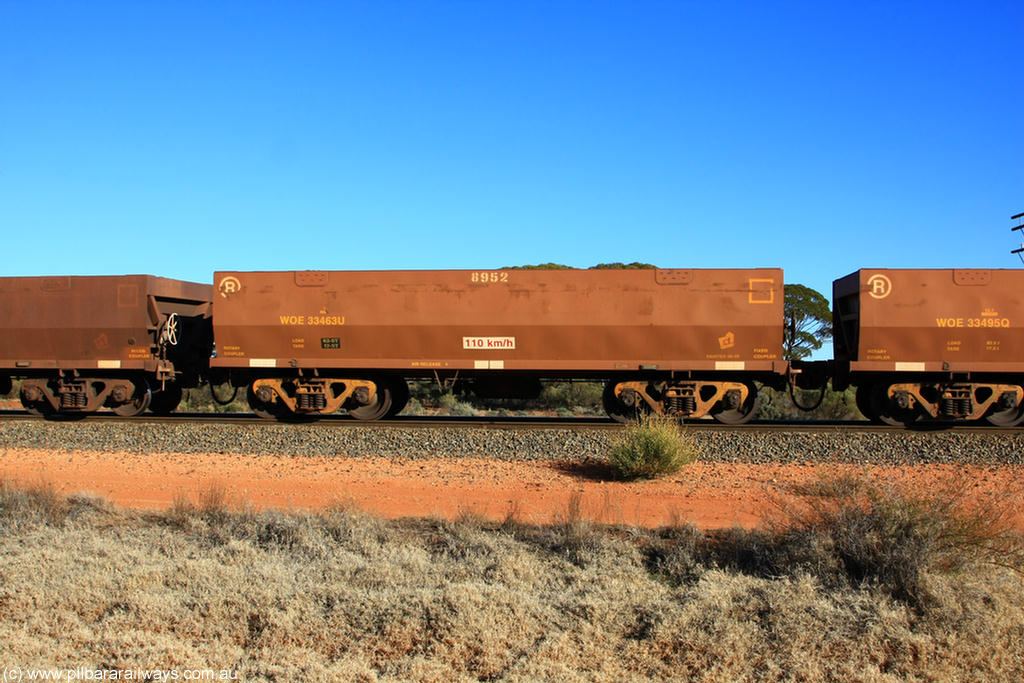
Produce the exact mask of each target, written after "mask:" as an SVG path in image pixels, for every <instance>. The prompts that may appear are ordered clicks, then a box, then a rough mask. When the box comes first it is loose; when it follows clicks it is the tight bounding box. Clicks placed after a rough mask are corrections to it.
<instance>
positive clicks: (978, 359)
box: [833, 268, 1024, 426]
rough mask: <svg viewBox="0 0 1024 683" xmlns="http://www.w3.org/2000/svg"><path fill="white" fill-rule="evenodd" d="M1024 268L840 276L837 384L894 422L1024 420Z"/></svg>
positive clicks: (864, 407) (868, 411)
mask: <svg viewBox="0 0 1024 683" xmlns="http://www.w3.org/2000/svg"><path fill="white" fill-rule="evenodd" d="M1022 297H1024V271H1020V270H988V269H974V270H967V269H941V270H910V269H885V268H868V269H863V270H858V271H857V272H855V273H852V274H850V275H847V276H846V277H844V278H841V279H839V280H836V281H835V283H834V284H833V322H834V345H835V370H834V380H833V381H834V385H835V388H836V389H843V388H845V387H846V386H848V385H850V384H853V385H856V387H857V393H856V396H857V404H858V407H859V408H860V410H861V412H863V413H864V414H865V415H868V416H869V417H873V418H875V419H878V420H881V421H883V422H887V423H890V424H906V423H909V422H913V421H916V420H918V419H921V418H925V419H927V418H935V419H939V420H975V419H979V418H983V417H984V418H987V420H988V421H989V422H991V423H993V424H996V425H1000V426H1011V425H1015V424H1019V423H1020V422H1021V421H1022V420H1024V343H1022V342H1024V340H1022V339H1021V333H1020V330H1021V326H1022V324H1024V320H1021V319H1020V318H1021V316H1022V315H1024V305H1022V304H1024V301H1022Z"/></svg>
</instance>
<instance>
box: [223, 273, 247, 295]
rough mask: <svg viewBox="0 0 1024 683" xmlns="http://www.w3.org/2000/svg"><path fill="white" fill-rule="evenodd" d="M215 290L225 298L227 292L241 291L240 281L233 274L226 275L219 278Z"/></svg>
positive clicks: (235, 292)
mask: <svg viewBox="0 0 1024 683" xmlns="http://www.w3.org/2000/svg"><path fill="white" fill-rule="evenodd" d="M217 291H219V292H220V295H221V296H222V297H224V298H225V299H227V298H228V295H229V294H237V293H238V292H240V291H242V283H241V281H239V279H238V278H237V277H235V276H234V275H228V276H227V277H224V278H221V281H220V284H218V285H217Z"/></svg>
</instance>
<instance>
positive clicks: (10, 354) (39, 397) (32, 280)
mask: <svg viewBox="0 0 1024 683" xmlns="http://www.w3.org/2000/svg"><path fill="white" fill-rule="evenodd" d="M211 293H212V288H211V287H210V285H202V284H197V283H194V282H182V281H179V280H169V279H167V278H161V277H153V276H150V275H125V276H109V277H108V276H97V277H92V276H80V277H78V276H75V277H5V278H0V385H2V386H0V389H5V390H6V391H4V392H3V393H7V391H10V389H11V384H12V382H11V379H12V377H13V378H21V380H22V381H21V389H20V394H21V402H22V404H23V405H24V407H25V408H26V409H27V410H29V411H32V412H35V413H40V414H55V413H64V414H76V413H77V414H82V413H89V412H93V411H95V410H97V409H98V408H100V407H102V406H106V407H109V408H112V409H113V410H114V412H116V413H118V414H120V415H126V416H131V415H137V414H139V413H141V412H143V411H144V410H146V409H147V408H150V409H152V410H153V411H154V412H169V411H171V410H174V408H175V407H176V406H177V405H178V402H179V401H180V399H181V390H182V387H189V386H196V385H197V384H198V383H199V382H200V380H201V379H202V378H203V376H204V375H205V373H206V371H207V369H208V364H209V358H210V352H211V347H212V329H211V323H210V297H211Z"/></svg>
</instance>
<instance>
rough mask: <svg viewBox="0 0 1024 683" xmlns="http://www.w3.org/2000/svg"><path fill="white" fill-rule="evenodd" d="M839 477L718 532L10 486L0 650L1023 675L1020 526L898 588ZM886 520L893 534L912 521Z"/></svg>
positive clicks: (643, 675) (267, 674) (382, 665)
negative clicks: (158, 499)
mask: <svg viewBox="0 0 1024 683" xmlns="http://www.w3.org/2000/svg"><path fill="white" fill-rule="evenodd" d="M844 486H846V484H843V483H833V484H822V485H821V488H820V490H815V491H808V494H809V496H808V507H807V509H805V510H800V511H799V514H796V515H795V516H794V519H793V524H792V525H790V526H782V525H780V526H777V527H767V528H765V529H762V530H759V531H757V532H747V531H730V532H724V533H718V534H705V533H703V532H701V531H699V530H697V529H696V528H694V527H692V526H688V525H685V524H683V525H679V526H675V527H671V528H665V529H661V530H658V531H645V530H638V529H631V528H626V527H622V526H603V525H598V524H594V523H591V522H586V521H585V520H584V519H583V515H582V511H581V509H580V507H581V506H580V501H579V500H578V499H577V500H576V502H575V503H570V505H569V506H568V507H567V509H566V511H565V514H564V516H563V518H562V519H560V520H559V522H558V523H556V524H553V525H551V526H548V527H537V526H529V525H526V524H523V523H521V522H520V521H518V514H517V513H516V511H515V510H514V509H512V510H510V514H509V516H508V519H506V520H505V521H504V522H503V523H501V524H496V523H487V522H484V521H482V520H480V519H479V518H478V517H477V516H476V515H473V514H466V515H465V516H464V517H463V519H461V520H457V521H454V522H449V521H443V520H436V519H435V520H402V521H393V522H391V521H383V520H381V519H377V518H374V517H371V516H368V515H365V514H363V513H360V512H359V511H357V510H354V509H352V508H351V507H350V506H339V507H337V508H334V509H331V510H327V511H325V512H323V513H320V514H315V515H314V514H307V515H294V514H284V513H280V512H256V511H254V510H251V509H248V510H244V509H243V510H241V511H231V510H229V509H227V507H226V506H225V505H224V504H223V500H220V501H218V500H216V498H217V497H216V495H213V494H211V495H209V496H206V498H205V502H202V503H200V504H192V503H190V502H188V501H185V500H184V499H182V500H181V501H179V503H177V504H176V505H175V506H174V509H172V510H170V511H168V512H166V513H162V514H140V513H134V512H129V511H123V510H118V509H115V508H112V507H110V506H108V505H105V504H102V502H100V501H97V500H96V499H94V498H88V497H74V498H71V499H64V498H61V497H60V496H58V495H56V494H55V493H53V491H52V489H50V490H49V492H47V491H45V490H44V491H42V492H39V491H34V492H33V491H27V490H21V489H18V488H16V487H12V486H10V485H7V484H3V485H2V486H0V614H2V615H3V616H2V618H0V643H2V645H0V650H2V652H3V654H4V657H3V659H4V664H5V665H6V666H40V665H49V666H66V667H77V666H95V667H101V666H102V667H107V668H115V667H117V668H130V667H146V668H153V667H157V666H159V667H163V668H186V667H188V668H214V669H229V670H233V671H237V672H238V675H239V679H240V680H246V681H264V680H265V681H269V680H290V681H302V680H316V681H320V680H346V681H348V680H352V681H480V680H488V681H551V680H559V681H616V682H618V681H648V680H649V681H661V680H696V681H705V682H708V683H714V682H719V681H722V682H724V681H730V682H731V681H753V680H756V681H794V680H803V681H872V682H877V681H905V680H920V681H945V680H977V681H982V680H983V681H1017V680H1020V679H1021V678H1022V677H1024V651H1022V648H1021V641H1022V637H1024V601H1022V600H1021V599H1020V596H1021V594H1022V590H1024V580H1022V578H1021V576H1020V573H1019V565H1018V564H1017V563H1018V561H1019V557H1020V556H1019V554H1014V553H1015V552H1016V550H1015V549H1019V547H1020V546H1019V545H1014V543H1015V542H1016V541H1014V537H1013V535H1012V533H1011V532H1010V531H1009V530H1008V529H1004V531H1005V533H1004V531H999V532H998V533H996V531H995V529H997V528H999V524H996V525H995V526H992V527H985V528H989V529H990V531H991V533H995V536H994V537H993V538H995V539H997V542H996V544H995V545H992V544H990V543H988V541H984V542H981V543H980V544H979V543H978V542H976V540H977V539H984V538H988V537H989V536H986V534H990V531H984V532H977V531H970V533H968V534H967V537H968V539H969V540H968V541H967V542H966V545H963V543H964V542H963V541H961V540H956V539H962V538H963V536H962V535H961V534H960V532H957V533H951V534H947V535H946V536H943V535H942V534H938V537H940V538H949V539H950V540H949V543H952V544H953V546H956V547H960V548H961V549H963V548H981V550H977V551H974V550H971V551H965V552H964V553H963V554H965V555H966V556H967V561H964V562H961V561H959V560H958V561H947V559H944V558H947V556H946V555H944V554H942V553H943V552H945V551H942V552H940V551H938V550H935V551H934V552H936V553H938V554H936V555H933V556H931V557H932V558H933V559H932V560H931V561H925V560H922V564H921V565H920V566H919V569H920V571H921V576H923V577H924V578H925V582H924V584H923V585H925V586H926V588H927V599H926V600H923V601H915V600H914V599H913V595H909V596H904V597H900V595H899V592H898V591H894V590H891V589H890V588H891V587H890V586H889V585H888V584H887V582H886V581H887V580H882V578H878V579H877V580H869V579H861V580H855V577H856V575H857V574H856V572H852V571H850V570H849V568H845V567H844V565H843V562H842V561H841V557H842V552H845V551H841V550H840V548H841V547H842V545H843V544H842V543H840V542H838V541H837V540H836V539H837V538H841V537H842V536H843V535H844V534H850V535H855V534H856V533H859V530H860V529H862V528H864V527H863V526H861V524H862V522H856V523H855V522H854V521H853V520H854V519H855V518H856V517H857V515H855V514H854V513H853V512H851V511H850V510H848V508H847V507H846V506H845V503H843V504H840V503H842V501H845V500H847V499H849V500H853V501H856V503H855V507H857V508H858V510H860V513H861V514H863V515H870V514H872V511H873V510H874V509H875V508H877V507H878V506H884V505H889V503H887V502H885V501H886V500H887V498H885V496H887V495H888V494H887V493H885V492H880V494H881V497H880V498H878V499H877V501H875V499H873V498H871V497H868V498H866V499H864V498H861V497H858V496H860V495H861V493H860V492H862V491H864V490H865V489H863V488H858V487H862V486H863V485H862V484H859V483H855V484H854V485H853V487H852V488H849V489H847V488H844ZM847 494H849V495H847ZM827 500H832V501H833V502H832V503H828V504H826V503H825V502H824V501H827ZM870 501H875V503H877V504H875V507H872V505H869V504H868V502H870ZM893 505H894V506H895V507H896V508H897V509H899V510H906V509H907V508H906V504H905V503H904V502H898V503H893ZM915 509H916V508H915ZM944 509H945V508H943V506H942V505H940V506H939V508H938V512H939V513H941V512H942V511H943V510H944ZM835 510H846V513H849V520H848V519H847V518H846V517H843V516H841V515H832V516H831V517H830V516H829V515H830V514H831V512H830V511H835ZM927 510H928V513H927V515H925V517H930V516H931V515H934V514H937V513H936V511H935V508H930V507H929V508H927ZM979 512H981V513H983V514H989V513H988V512H984V511H979V510H973V511H971V510H967V509H964V508H963V507H957V508H956V512H955V513H952V514H951V518H954V519H961V521H963V520H966V519H967V518H969V517H970V515H972V514H976V513H979ZM846 513H844V514H846ZM960 515H963V516H964V517H960ZM891 516H894V517H895V518H898V519H903V518H904V516H905V517H906V518H907V519H910V520H917V521H915V522H914V524H913V525H911V526H914V525H916V524H918V522H922V520H921V518H920V517H918V516H917V515H916V513H914V514H911V513H909V512H907V513H906V515H904V513H902V512H901V513H899V514H894V515H891ZM829 519H834V520H840V521H837V522H835V523H834V524H831V525H830V523H828V521H827V520H829ZM922 523H923V524H924V527H925V529H928V528H931V525H932V524H934V520H931V519H930V518H929V519H926V520H923V522H922ZM940 526H942V525H941V524H940ZM982 526H984V525H982ZM875 528H876V531H869V532H868V533H869V535H870V534H872V533H877V534H878V543H879V547H881V546H884V545H886V544H890V543H893V542H894V541H897V542H898V541H900V539H904V538H910V539H916V538H917V535H916V534H917V532H913V533H903V532H900V533H896V534H894V535H892V534H890V535H889V536H888V537H883V535H882V530H885V529H893V528H895V529H900V528H903V527H901V526H900V525H898V524H897V525H887V524H877V525H876V527H875ZM943 528H945V527H943ZM950 528H954V527H950ZM955 528H957V529H975V528H976V527H974V526H971V525H970V524H967V525H966V526H964V525H961V526H959V527H955ZM837 529H840V530H841V529H846V531H837ZM925 536H926V537H927V538H932V537H933V536H928V535H927V534H925ZM830 539H831V540H830ZM1017 541H1019V539H1017ZM908 547H916V548H920V547H933V548H936V547H941V544H939V546H927V544H925V546H922V545H921V544H919V543H916V541H915V542H914V543H911V544H910V546H908ZM1004 551H1005V552H1004ZM868 555H870V553H868ZM897 555H898V553H897ZM837 558H839V559H837ZM936 558H937V559H936ZM1005 565H1009V567H1008V566H1005ZM865 576H866V575H865Z"/></svg>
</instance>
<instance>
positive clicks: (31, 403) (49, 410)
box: [18, 389, 55, 416]
mask: <svg viewBox="0 0 1024 683" xmlns="http://www.w3.org/2000/svg"><path fill="white" fill-rule="evenodd" d="M18 398H20V399H21V407H22V408H24V409H25V410H26V411H27V412H29V413H32V414H33V415H40V416H49V415H53V414H54V412H55V411H54V409H53V406H52V405H50V402H49V401H47V400H46V399H45V398H40V399H38V400H32V399H29V398H27V397H26V396H25V389H22V390H21V393H20V395H19V396H18Z"/></svg>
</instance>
